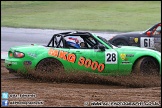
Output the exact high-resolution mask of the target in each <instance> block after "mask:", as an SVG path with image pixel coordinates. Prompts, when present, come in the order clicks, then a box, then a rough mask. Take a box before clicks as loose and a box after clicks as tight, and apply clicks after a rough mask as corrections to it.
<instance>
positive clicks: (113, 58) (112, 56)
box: [105, 52, 118, 64]
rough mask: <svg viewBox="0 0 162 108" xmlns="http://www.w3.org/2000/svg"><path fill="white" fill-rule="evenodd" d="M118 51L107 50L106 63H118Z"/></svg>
mask: <svg viewBox="0 0 162 108" xmlns="http://www.w3.org/2000/svg"><path fill="white" fill-rule="evenodd" d="M117 59H118V57H117V52H105V64H117Z"/></svg>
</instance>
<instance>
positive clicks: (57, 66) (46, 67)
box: [36, 58, 64, 73]
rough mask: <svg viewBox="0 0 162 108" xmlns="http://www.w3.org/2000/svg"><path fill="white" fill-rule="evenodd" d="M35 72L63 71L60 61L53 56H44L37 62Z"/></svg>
mask: <svg viewBox="0 0 162 108" xmlns="http://www.w3.org/2000/svg"><path fill="white" fill-rule="evenodd" d="M36 71H37V72H46V73H60V72H63V71H64V67H63V65H62V63H61V62H60V61H58V60H56V59H53V58H46V59H43V60H42V61H40V62H39V64H38V65H37V67H36Z"/></svg>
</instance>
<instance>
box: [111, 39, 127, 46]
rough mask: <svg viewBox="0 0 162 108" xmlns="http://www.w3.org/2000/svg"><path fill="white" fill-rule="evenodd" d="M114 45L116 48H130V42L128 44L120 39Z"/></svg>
mask: <svg viewBox="0 0 162 108" xmlns="http://www.w3.org/2000/svg"><path fill="white" fill-rule="evenodd" d="M113 44H114V45H115V46H128V42H126V41H125V40H122V39H119V40H115V41H114V42H113Z"/></svg>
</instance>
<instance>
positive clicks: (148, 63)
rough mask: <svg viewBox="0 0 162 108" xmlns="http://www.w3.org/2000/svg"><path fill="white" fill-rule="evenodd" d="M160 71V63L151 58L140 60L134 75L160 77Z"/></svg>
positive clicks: (134, 69)
mask: <svg viewBox="0 0 162 108" xmlns="http://www.w3.org/2000/svg"><path fill="white" fill-rule="evenodd" d="M159 71H160V66H159V64H158V62H157V61H156V60H155V59H153V58H151V57H142V58H140V59H139V60H138V61H137V62H136V63H135V65H134V67H133V73H136V74H142V75H158V74H159Z"/></svg>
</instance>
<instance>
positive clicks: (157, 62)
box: [131, 55, 161, 74]
mask: <svg viewBox="0 0 162 108" xmlns="http://www.w3.org/2000/svg"><path fill="white" fill-rule="evenodd" d="M143 57H150V58H152V59H153V60H155V62H156V64H158V68H159V73H160V74H161V68H160V65H161V64H160V63H159V61H158V60H157V59H156V58H155V57H153V56H149V55H147V56H141V57H139V58H137V59H136V60H135V61H134V63H133V65H132V71H131V72H133V70H134V67H135V65H136V63H137V62H138V61H139V60H140V59H141V58H143Z"/></svg>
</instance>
